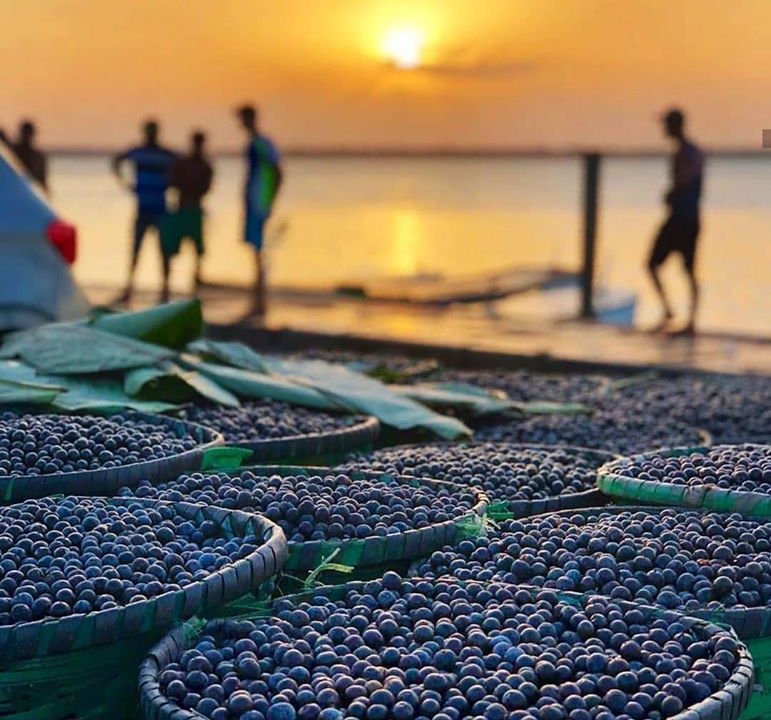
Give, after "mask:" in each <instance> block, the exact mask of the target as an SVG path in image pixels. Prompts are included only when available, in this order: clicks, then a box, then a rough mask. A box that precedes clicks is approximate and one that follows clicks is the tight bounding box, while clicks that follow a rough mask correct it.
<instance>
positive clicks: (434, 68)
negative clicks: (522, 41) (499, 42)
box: [391, 46, 539, 77]
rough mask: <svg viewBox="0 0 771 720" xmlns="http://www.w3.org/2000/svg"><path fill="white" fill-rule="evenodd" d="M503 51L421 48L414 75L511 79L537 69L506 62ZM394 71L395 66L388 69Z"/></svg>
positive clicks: (532, 63) (535, 65) (521, 61)
mask: <svg viewBox="0 0 771 720" xmlns="http://www.w3.org/2000/svg"><path fill="white" fill-rule="evenodd" d="M506 54H507V52H506V50H501V51H500V52H496V51H494V50H493V51H492V52H491V51H490V50H489V49H488V50H487V52H485V54H484V55H480V54H479V52H478V50H475V49H474V48H472V47H455V48H448V47H441V46H427V47H425V48H424V52H423V58H422V60H421V62H420V65H419V66H418V67H417V68H415V71H416V72H421V73H430V74H435V75H457V76H459V77H485V76H501V77H506V76H511V75H521V74H524V73H529V72H533V71H534V70H536V69H537V68H538V67H539V63H537V62H536V61H534V60H531V59H527V58H523V59H514V60H511V59H507V58H506ZM391 66H392V67H396V66H395V65H391Z"/></svg>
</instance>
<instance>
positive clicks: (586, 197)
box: [580, 152, 601, 319]
mask: <svg viewBox="0 0 771 720" xmlns="http://www.w3.org/2000/svg"><path fill="white" fill-rule="evenodd" d="M600 159H601V157H600V154H599V153H596V152H592V153H586V154H585V155H584V156H583V164H584V178H583V238H584V243H583V265H582V270H581V314H580V316H581V317H582V318H585V319H590V318H593V317H594V302H593V297H594V258H595V254H596V249H597V206H598V196H599V185H600Z"/></svg>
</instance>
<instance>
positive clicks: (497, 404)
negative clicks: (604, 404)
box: [389, 382, 591, 415]
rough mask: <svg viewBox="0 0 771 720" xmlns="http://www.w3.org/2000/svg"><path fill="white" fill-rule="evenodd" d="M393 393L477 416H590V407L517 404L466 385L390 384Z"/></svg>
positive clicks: (506, 398) (557, 404) (502, 394)
mask: <svg viewBox="0 0 771 720" xmlns="http://www.w3.org/2000/svg"><path fill="white" fill-rule="evenodd" d="M389 387H390V388H391V389H392V390H394V391H395V392H397V393H399V394H401V395H406V396H407V397H411V398H413V400H417V401H419V402H422V403H425V404H426V405H429V406H431V407H436V408H455V409H467V410H470V411H472V412H474V413H475V414H477V415H486V414H495V413H512V412H513V413H523V414H529V415H553V414H559V415H575V414H580V413H589V412H591V408H590V407H588V406H586V405H581V404H579V403H557V402H550V401H547V400H534V401H531V402H519V401H516V400H511V399H510V398H508V397H507V396H506V395H505V394H504V393H501V392H497V391H494V392H490V391H489V390H485V389H484V388H481V387H479V386H477V385H471V384H469V383H453V382H449V383H419V384H415V385H389Z"/></svg>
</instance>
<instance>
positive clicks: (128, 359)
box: [0, 323, 174, 375]
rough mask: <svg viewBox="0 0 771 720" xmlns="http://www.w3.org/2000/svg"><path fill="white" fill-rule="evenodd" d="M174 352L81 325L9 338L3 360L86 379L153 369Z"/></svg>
mask: <svg viewBox="0 0 771 720" xmlns="http://www.w3.org/2000/svg"><path fill="white" fill-rule="evenodd" d="M173 355H174V353H173V351H172V350H169V349H167V348H162V347H159V346H157V345H151V344H149V343H145V342H142V341H140V340H134V339H133V338H128V337H122V336H120V335H114V334H112V333H109V332H105V331H103V330H98V329H96V328H92V327H87V326H85V325H82V324H78V323H54V324H51V325H43V326H41V327H38V328H34V329H32V330H24V331H21V332H17V333H13V334H12V335H9V336H8V337H7V338H6V340H5V342H4V343H3V346H2V348H0V358H6V359H9V358H21V359H22V360H23V361H24V362H25V363H27V364H29V365H31V366H32V367H34V368H36V369H37V370H40V371H41V372H45V373H55V374H58V375H83V374H90V373H101V372H107V371H112V370H128V369H130V368H135V367H145V366H147V365H154V364H156V363H158V362H161V361H162V360H167V359H170V358H171V357H173Z"/></svg>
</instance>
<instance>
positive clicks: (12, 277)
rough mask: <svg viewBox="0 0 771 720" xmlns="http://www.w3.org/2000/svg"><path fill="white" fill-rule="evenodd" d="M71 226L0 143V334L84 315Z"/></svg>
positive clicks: (75, 244) (74, 234)
mask: <svg viewBox="0 0 771 720" xmlns="http://www.w3.org/2000/svg"><path fill="white" fill-rule="evenodd" d="M76 247H77V237H76V231H75V228H74V227H73V226H72V225H70V224H69V223H66V222H64V221H63V220H61V219H60V218H59V217H58V216H57V214H56V213H55V211H54V210H53V209H52V208H51V206H50V205H49V204H48V201H47V200H46V199H45V197H44V196H43V194H42V193H41V192H40V191H39V190H38V189H37V188H36V187H35V186H34V185H33V184H32V183H31V182H30V181H29V180H27V178H26V177H24V175H23V173H22V171H21V170H20V169H19V166H18V163H17V162H16V159H15V158H14V157H13V156H12V154H11V152H10V151H9V150H8V148H7V147H5V146H3V144H2V143H0V332H5V331H7V330H18V329H23V328H28V327H32V326H35V325H40V324H42V323H46V322H55V321H59V320H73V319H75V318H79V317H83V316H84V315H85V314H86V313H87V312H88V301H87V300H86V297H85V295H84V294H83V292H82V291H81V290H80V288H79V287H78V286H77V285H76V283H75V281H74V279H73V277H72V273H71V272H70V265H72V263H73V262H74V261H75V256H76Z"/></svg>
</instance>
